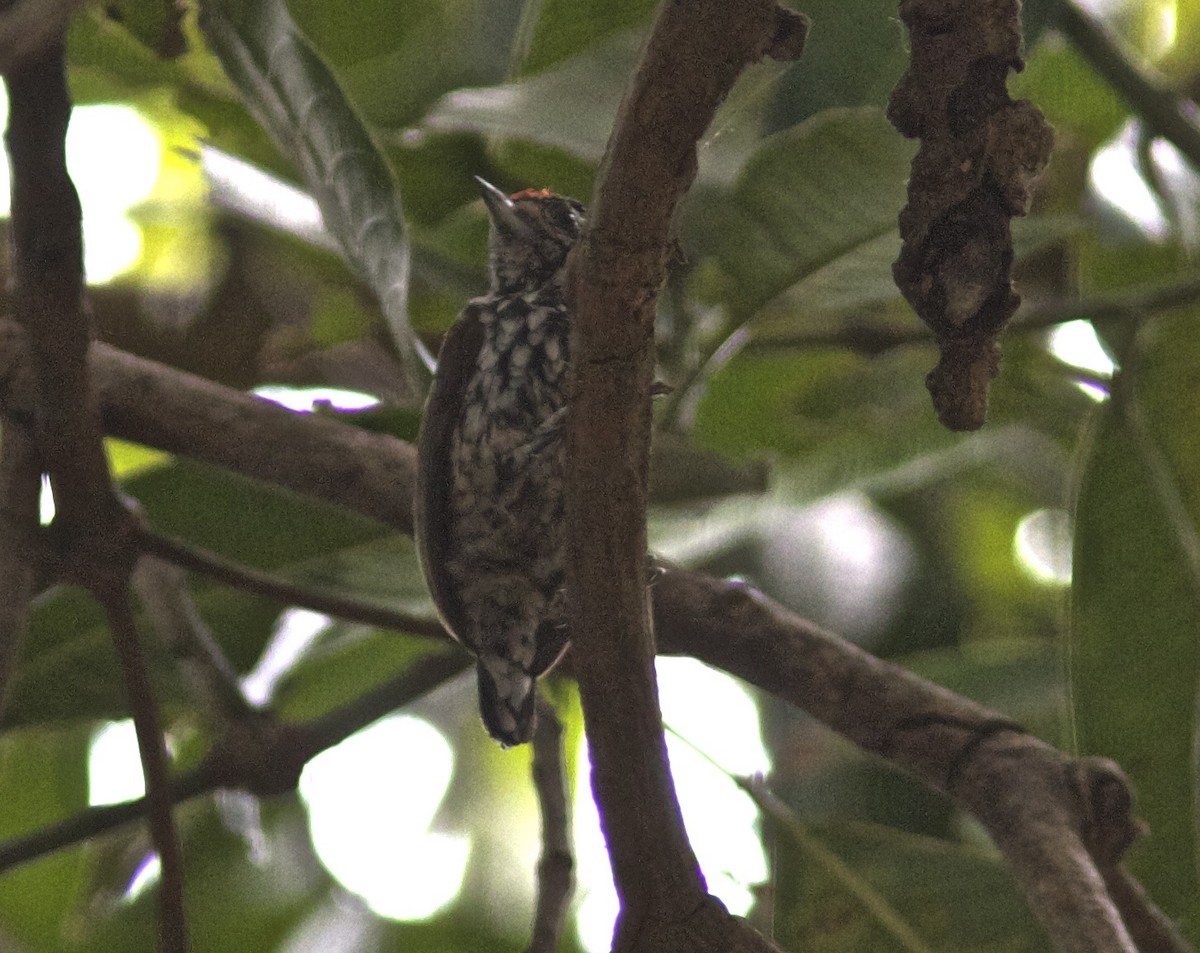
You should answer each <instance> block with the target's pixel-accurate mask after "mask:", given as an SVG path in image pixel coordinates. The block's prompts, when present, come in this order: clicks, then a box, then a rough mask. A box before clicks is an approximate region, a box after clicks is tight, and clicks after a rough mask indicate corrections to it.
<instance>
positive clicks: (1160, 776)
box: [1071, 310, 1200, 938]
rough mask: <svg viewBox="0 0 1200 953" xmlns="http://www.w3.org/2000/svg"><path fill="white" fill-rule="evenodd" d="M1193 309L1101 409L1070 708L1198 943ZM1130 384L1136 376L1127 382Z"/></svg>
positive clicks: (1164, 901) (1149, 863)
mask: <svg viewBox="0 0 1200 953" xmlns="http://www.w3.org/2000/svg"><path fill="white" fill-rule="evenodd" d="M1194 321H1195V312H1194V310H1193V311H1191V312H1189V313H1187V314H1183V315H1178V316H1174V317H1171V318H1166V319H1163V320H1161V321H1159V322H1156V323H1155V324H1153V325H1151V326H1150V327H1149V328H1147V329H1146V331H1145V332H1144V333H1143V338H1144V340H1145V351H1144V353H1143V355H1142V357H1141V360H1140V362H1139V363H1138V365H1137V367H1136V370H1135V372H1134V373H1136V378H1135V379H1134V380H1132V381H1130V380H1129V379H1128V377H1126V378H1125V379H1124V380H1119V381H1118V383H1117V385H1116V389H1115V394H1116V396H1114V398H1113V399H1112V400H1111V401H1110V402H1109V403H1108V404H1106V405H1104V406H1103V407H1102V408H1100V409H1099V411H1098V412H1097V416H1096V420H1095V421H1094V425H1093V427H1092V431H1091V434H1090V437H1089V440H1088V441H1087V444H1086V457H1085V463H1084V468H1083V472H1082V477H1081V482H1080V486H1079V490H1078V500H1077V503H1076V516H1075V523H1076V530H1075V556H1074V582H1073V589H1072V601H1071V607H1072V620H1071V621H1072V664H1071V675H1072V700H1073V702H1074V706H1075V716H1076V721H1077V730H1078V735H1079V739H1080V744H1081V746H1082V748H1083V750H1084V751H1085V752H1086V753H1089V754H1093V753H1094V754H1102V755H1106V756H1108V757H1111V758H1114V759H1115V760H1116V761H1117V762H1118V763H1119V764H1120V765H1121V766H1122V768H1123V769H1124V770H1125V771H1126V772H1127V773H1128V774H1129V776H1130V779H1131V780H1132V782H1133V785H1134V788H1135V790H1136V792H1137V797H1138V801H1137V812H1138V814H1139V815H1140V816H1141V817H1142V818H1144V819H1145V820H1146V821H1148V822H1149V825H1150V834H1149V836H1148V837H1146V838H1144V839H1143V840H1142V841H1141V842H1140V843H1139V844H1138V845H1136V846H1135V847H1134V848H1133V850H1132V851H1131V855H1130V863H1131V864H1132V867H1133V869H1134V871H1135V872H1136V874H1137V875H1138V876H1139V877H1140V878H1141V879H1142V882H1143V883H1144V884H1145V885H1146V887H1147V889H1148V890H1149V891H1150V894H1151V896H1152V897H1153V898H1154V899H1155V901H1156V902H1157V903H1158V904H1160V905H1161V906H1162V907H1163V908H1164V909H1166V910H1167V911H1168V913H1170V914H1171V915H1173V916H1175V917H1178V918H1181V919H1182V921H1183V923H1184V925H1185V928H1186V929H1190V931H1191V934H1192V936H1193V938H1195V937H1196V936H1197V935H1200V920H1197V918H1196V917H1197V911H1200V885H1198V884H1197V867H1196V850H1197V837H1196V824H1197V818H1196V816H1195V814H1194V809H1193V805H1194V804H1195V798H1196V783H1197V778H1196V773H1195V764H1194V761H1193V758H1194V755H1195V744H1196V742H1195V738H1196V730H1197V726H1196V698H1197V687H1198V685H1200V652H1198V650H1197V642H1196V633H1197V631H1200V549H1198V544H1197V515H1198V514H1200V491H1198V489H1197V488H1198V487H1200V450H1198V448H1197V444H1196V443H1195V440H1194V435H1195V434H1196V433H1197V432H1200V430H1198V428H1200V400H1198V399H1197V395H1198V394H1200V389H1198V386H1197V380H1196V373H1197V370H1196V369H1197V367H1200V346H1198V345H1197V339H1196V336H1195V333H1194ZM1126 373H1127V374H1128V373H1130V372H1128V371H1127V372H1126Z"/></svg>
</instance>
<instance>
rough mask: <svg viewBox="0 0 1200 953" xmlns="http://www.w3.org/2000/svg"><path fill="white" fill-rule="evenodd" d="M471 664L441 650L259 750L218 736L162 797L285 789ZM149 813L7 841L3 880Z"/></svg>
mask: <svg viewBox="0 0 1200 953" xmlns="http://www.w3.org/2000/svg"><path fill="white" fill-rule="evenodd" d="M468 664H469V658H468V656H467V655H466V653H465V652H442V653H439V654H437V655H433V656H430V657H429V658H427V659H424V660H422V661H420V662H417V663H416V664H414V665H412V666H410V667H409V668H408V669H406V670H405V671H404V672H402V673H400V674H399V675H397V676H395V677H394V678H391V679H389V680H388V681H387V682H385V683H384V684H383V685H380V686H379V687H378V688H375V689H372V690H370V691H368V692H367V693H365V694H364V695H362V696H360V697H359V698H356V699H354V700H353V701H351V702H349V703H347V704H346V705H343V706H342V707H340V708H336V709H334V710H333V711H331V712H328V713H326V714H324V715H321V716H319V717H317V718H314V719H312V720H311V721H309V722H302V723H300V724H295V725H282V726H278V730H274V731H272V730H266V731H256V732H255V733H256V735H257V741H258V743H259V744H258V746H257V747H254V748H251V749H248V748H246V747H244V742H245V737H244V736H242V737H241V738H236V739H234V740H233V741H232V742H230V741H229V740H228V739H227V738H223V739H222V740H221V742H220V743H219V744H218V746H217V747H216V748H215V749H214V750H213V751H212V752H210V754H209V756H208V757H207V758H205V760H204V761H203V762H202V763H201V764H200V765H199V766H198V767H196V768H195V769H193V770H192V771H189V772H188V773H187V774H185V775H183V776H182V777H180V778H178V779H177V780H174V781H169V782H168V784H167V792H168V793H167V797H168V799H169V800H170V801H171V802H172V803H175V804H178V803H180V802H182V801H186V800H189V799H191V798H194V797H198V796H200V795H202V794H208V793H210V792H212V791H215V790H216V789H217V788H243V789H246V790H250V791H251V792H253V793H256V794H259V795H260V796H264V797H266V796H269V795H270V794H276V793H280V791H281V790H290V788H291V787H294V786H295V782H296V779H298V778H299V775H300V770H301V768H303V766H304V765H305V764H306V763H308V762H309V761H311V760H312V759H313V758H314V757H316V756H317V755H318V754H320V753H321V752H322V751H325V750H327V749H328V748H332V747H333V746H334V745H336V744H338V743H339V742H342V741H344V740H345V739H346V738H348V737H349V736H350V735H352V734H354V732H356V731H358V730H360V729H362V728H365V727H366V726H367V725H369V724H371V723H372V722H373V721H377V720H378V719H379V718H381V717H383V716H384V715H386V714H388V713H389V712H392V711H395V710H396V709H398V708H401V707H403V706H404V705H407V704H409V703H410V702H412V701H414V700H416V699H417V698H420V697H421V696H423V695H425V694H427V693H428V692H430V691H432V690H433V689H434V688H436V687H437V686H439V685H441V684H443V683H444V682H446V681H447V680H449V679H450V678H453V677H454V676H455V675H458V674H459V673H460V672H462V671H464V670H465V669H466V668H467V666H468ZM268 727H269V726H268ZM251 730H254V729H253V728H252V729H251ZM148 811H149V803H148V799H147V798H145V797H143V798H138V799H137V800H134V801H126V802H125V803H122V804H113V805H108V806H105V807H92V808H88V809H87V810H85V811H81V812H80V813H78V814H75V815H73V816H72V817H69V818H67V819H66V820H63V821H60V822H59V823H57V824H52V825H50V826H48V827H44V828H42V829H41V830H38V831H34V832H32V833H30V834H25V835H23V836H21V837H15V838H12V839H11V840H7V841H4V842H2V843H0V874H2V873H4V872H5V871H7V870H10V869H12V868H14V867H18V866H20V865H21V864H25V863H28V862H30V861H33V860H37V859H38V858H39V857H44V856H46V855H47V854H51V853H53V852H54V851H56V850H62V849H63V848H64V847H69V846H71V845H72V844H78V843H80V842H82V841H85V840H89V839H91V838H93V837H97V836H99V835H100V834H104V833H107V832H108V831H110V830H113V829H114V828H116V827H120V826H121V825H122V824H127V823H129V822H131V821H135V820H138V819H140V818H142V817H145V816H146V815H147V813H148Z"/></svg>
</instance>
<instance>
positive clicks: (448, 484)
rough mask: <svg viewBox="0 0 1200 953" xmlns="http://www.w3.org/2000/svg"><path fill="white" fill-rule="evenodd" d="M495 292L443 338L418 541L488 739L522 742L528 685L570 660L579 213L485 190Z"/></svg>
mask: <svg viewBox="0 0 1200 953" xmlns="http://www.w3.org/2000/svg"><path fill="white" fill-rule="evenodd" d="M480 184H481V186H482V187H483V196H484V202H485V204H486V205H487V208H488V211H489V213H490V215H491V218H492V234H491V242H490V271H491V290H490V291H489V292H488V294H487V295H485V296H483V297H481V298H475V299H474V300H472V301H471V302H470V303H469V304H468V305H467V307H466V309H465V310H464V311H463V313H462V315H461V317H460V318H459V320H458V322H457V323H456V324H455V325H454V327H453V328H452V329H451V330H450V333H449V334H448V335H447V336H446V340H445V342H444V343H443V345H442V352H441V355H440V356H439V363H438V371H437V376H436V378H435V381H434V385H433V389H432V391H431V393H430V398H429V402H428V405H427V407H426V410H425V416H424V419H423V421H422V427H421V435H420V438H419V440H418V462H419V467H418V487H417V508H416V531H417V540H418V544H419V548H420V553H421V562H422V566H423V567H424V571H425V577H426V580H427V581H428V583H429V587H430V591H431V592H432V593H433V597H434V602H435V604H436V605H437V608H438V612H439V614H440V615H441V617H442V621H443V622H444V623H445V625H446V627H447V628H448V629H449V630H450V631H451V632H452V633H453V634H454V636H455V637H456V638H457V639H458V640H459V641H460V642H462V643H463V645H465V646H466V647H467V648H468V649H470V650H471V651H472V652H474V653H475V655H476V657H477V660H478V664H477V673H478V681H479V704H480V711H481V714H482V715H483V721H484V724H485V726H486V727H487V730H488V732H489V733H490V734H491V735H492V736H493V737H494V738H496V739H497V740H498V741H500V742H501V743H502V744H505V745H514V744H521V743H523V742H525V741H528V740H529V738H530V737H531V736H532V734H533V727H534V698H535V695H534V692H535V688H534V682H535V679H536V678H537V677H538V676H539V675H541V674H543V673H544V672H546V671H547V670H548V669H549V668H550V667H551V666H553V665H554V664H555V662H557V661H558V659H559V658H560V657H561V656H562V654H563V652H564V651H565V649H566V645H567V631H566V624H565V617H564V604H563V581H564V548H565V545H564V530H563V466H564V425H565V414H566V394H565V387H566V378H567V366H568V360H569V354H568V332H569V327H570V319H569V314H568V312H567V309H566V306H565V304H564V301H563V277H564V269H565V264H566V258H567V254H568V253H569V252H570V250H571V248H572V246H573V245H574V243H575V241H576V240H577V239H578V237H579V233H580V230H581V229H582V227H583V208H582V206H580V205H579V203H578V202H575V201H574V200H573V199H568V198H564V197H562V196H558V195H554V194H552V193H549V192H544V191H543V192H534V191H527V192H519V193H517V194H516V195H513V196H511V197H509V196H506V195H504V194H503V193H502V192H500V191H499V190H498V189H496V188H495V187H494V186H491V185H489V184H488V183H486V182H483V180H480Z"/></svg>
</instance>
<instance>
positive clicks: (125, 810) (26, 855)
mask: <svg viewBox="0 0 1200 953" xmlns="http://www.w3.org/2000/svg"><path fill="white" fill-rule="evenodd" d="M216 787H217V780H216V773H215V772H214V771H213V770H212V767H211V766H210V765H208V764H207V763H206V764H203V765H201V766H199V767H197V768H195V769H193V770H192V771H190V772H188V773H187V774H185V775H184V776H182V777H181V778H179V779H177V780H174V781H172V782H171V785H170V797H171V801H172V803H174V804H179V803H181V802H183V801H187V800H190V799H191V798H194V797H198V796H199V795H201V794H207V793H208V792H210V791H213V790H215V789H216ZM146 813H147V800H146V798H144V797H140V798H137V799H136V800H133V801H123V802H122V803H120V804H106V805H104V806H101V807H89V808H88V809H87V810H84V811H80V812H79V813H78V814H73V815H71V816H70V817H68V818H66V819H65V820H62V821H59V822H58V823H57V824H51V825H49V826H47V827H43V828H41V829H40V830H36V831H33V832H31V833H29V834H23V835H21V836H20V837H13V838H11V839H9V840H6V841H3V842H0V874H3V873H4V872H6V871H8V870H12V869H13V868H14V867H19V866H21V865H22V864H26V863H29V862H31V861H34V860H37V859H38V858H40V857H45V856H46V855H47V854H52V853H54V852H55V851H58V850H63V849H64V848H66V847H71V846H73V845H75V844H81V843H83V842H84V841H88V840H91V839H92V838H93V837H98V836H100V835H101V834H106V833H108V832H109V831H111V830H114V829H115V828H118V827H121V826H122V825H123V824H130V823H132V822H134V821H140V820H141V819H142V818H144V817H145V816H146Z"/></svg>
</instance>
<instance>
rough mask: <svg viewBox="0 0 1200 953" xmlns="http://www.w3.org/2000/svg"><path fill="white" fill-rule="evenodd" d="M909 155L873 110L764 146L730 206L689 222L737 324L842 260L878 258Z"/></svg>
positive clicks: (833, 117) (839, 112) (838, 114)
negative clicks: (720, 273) (720, 272)
mask: <svg viewBox="0 0 1200 953" xmlns="http://www.w3.org/2000/svg"><path fill="white" fill-rule="evenodd" d="M913 151H914V147H913V145H912V144H911V143H909V142H907V141H905V140H904V139H902V138H901V137H900V135H899V134H898V133H897V132H896V131H895V130H894V129H893V128H892V127H891V126H890V125H889V124H888V122H887V120H886V119H885V118H884V116H883V114H882V113H881V112H880V111H879V110H876V109H836V110H829V111H827V112H824V113H821V114H820V115H818V116H815V117H813V118H812V119H810V120H808V121H806V122H804V123H802V124H801V125H799V126H796V127H795V128H793V129H789V130H787V131H785V132H782V133H779V134H777V135H775V136H772V137H771V138H770V139H768V140H766V142H765V143H764V144H763V145H762V147H761V148H760V149H759V150H758V152H757V153H755V155H754V156H753V157H752V158H751V159H750V161H749V162H748V163H747V164H746V166H745V168H744V169H743V170H742V173H741V176H740V178H739V179H738V182H737V185H736V186H735V187H734V192H733V198H732V201H731V202H729V203H727V204H725V207H724V208H713V207H710V208H708V209H704V208H698V209H696V211H695V214H694V215H690V216H689V225H690V226H692V227H694V228H697V229H699V230H700V232H701V233H702V236H703V246H702V248H703V251H705V252H711V253H714V254H715V255H716V257H717V259H718V261H719V262H720V264H721V266H722V268H723V269H724V271H725V273H726V274H727V276H728V278H729V282H730V284H729V288H728V294H729V305H730V307H731V309H732V311H733V314H734V317H735V319H738V321H739V323H740V321H744V320H745V319H747V318H749V317H750V316H751V315H753V314H755V313H756V312H757V311H758V310H759V309H760V308H761V307H763V305H765V304H766V303H767V302H769V301H770V300H771V299H772V298H774V297H775V296H776V295H778V294H780V293H781V292H783V291H785V290H787V289H789V288H791V287H792V286H793V285H795V284H797V283H798V282H800V281H801V280H802V279H804V278H807V277H809V276H812V275H815V274H817V273H818V272H819V271H821V270H822V269H824V268H827V267H829V266H830V265H832V264H834V263H836V262H838V261H840V260H842V259H845V258H847V256H853V255H860V256H867V257H868V258H869V257H870V255H871V254H872V252H873V253H874V254H875V255H876V256H877V255H878V252H879V249H881V248H882V247H884V242H885V241H886V240H887V238H888V236H890V235H891V234H892V233H893V231H894V229H895V222H896V215H897V212H898V210H899V209H900V208H901V207H902V206H903V205H904V202H905V182H906V180H907V178H908V168H909V162H910V160H911V158H912V154H913Z"/></svg>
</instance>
